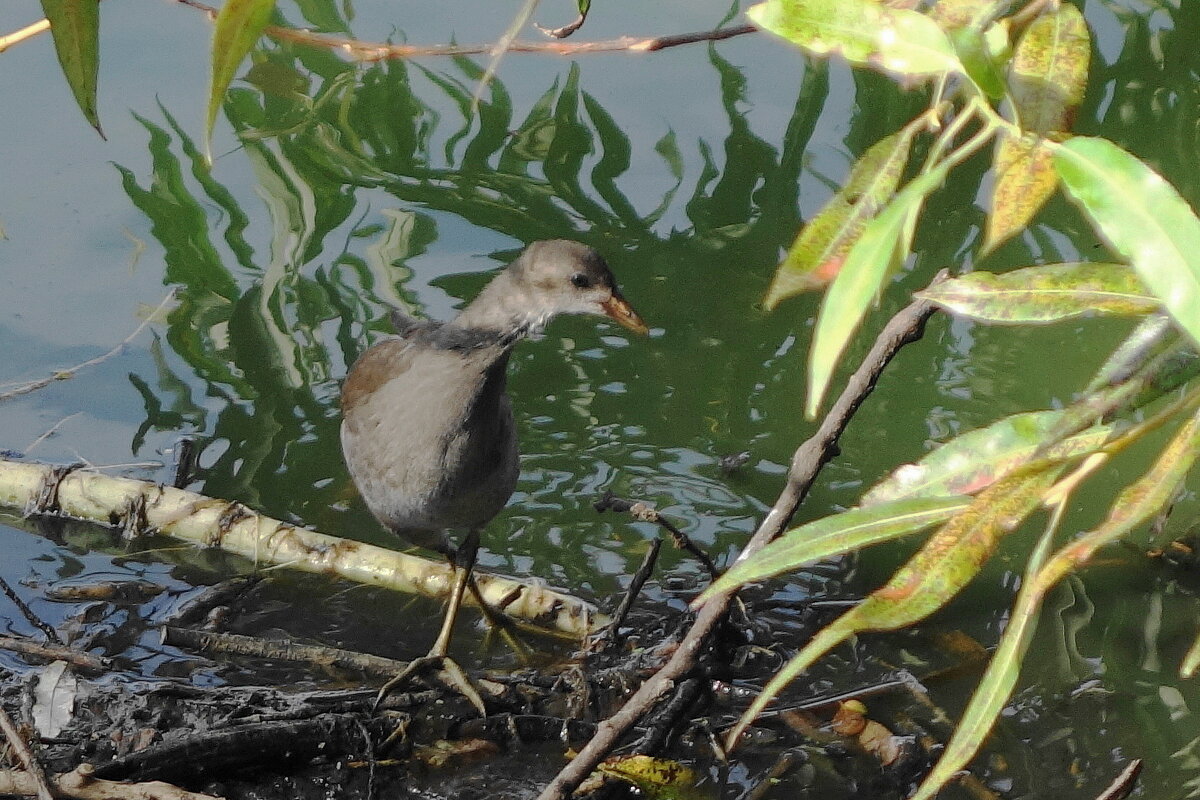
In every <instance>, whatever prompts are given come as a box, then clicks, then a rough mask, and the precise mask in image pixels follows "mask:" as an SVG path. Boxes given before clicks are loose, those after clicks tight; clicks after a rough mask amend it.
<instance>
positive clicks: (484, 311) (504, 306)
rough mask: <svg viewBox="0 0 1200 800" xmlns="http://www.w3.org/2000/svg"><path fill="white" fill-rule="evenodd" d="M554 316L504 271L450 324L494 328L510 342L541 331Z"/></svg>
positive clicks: (481, 329)
mask: <svg viewBox="0 0 1200 800" xmlns="http://www.w3.org/2000/svg"><path fill="white" fill-rule="evenodd" d="M552 316H553V313H552V312H548V311H546V310H545V309H544V308H541V307H540V304H539V303H537V302H535V301H534V300H533V298H531V297H529V296H528V293H527V292H525V291H523V290H522V289H521V288H520V287H518V286H516V285H515V284H514V282H513V281H512V280H510V279H509V277H508V273H507V272H502V273H500V274H499V275H498V276H496V278H495V279H493V280H492V282H491V283H489V284H488V285H487V286H485V287H484V288H483V291H482V292H480V293H479V296H478V297H476V298H475V299H474V300H472V301H471V303H470V304H469V305H467V307H466V308H464V309H463V310H462V311H461V312H459V315H458V316H457V317H455V318H454V320H453V321H452V322H450V323H449V324H450V325H453V326H454V327H456V328H461V329H464V330H473V331H494V332H495V333H496V336H497V338H498V339H500V340H501V341H502V342H504V343H506V344H515V343H516V342H517V341H518V340H519V339H523V338H524V337H526V336H529V335H537V334H539V333H541V331H542V329H543V328H544V327H545V326H546V323H548V322H549V321H550V318H551V317H552Z"/></svg>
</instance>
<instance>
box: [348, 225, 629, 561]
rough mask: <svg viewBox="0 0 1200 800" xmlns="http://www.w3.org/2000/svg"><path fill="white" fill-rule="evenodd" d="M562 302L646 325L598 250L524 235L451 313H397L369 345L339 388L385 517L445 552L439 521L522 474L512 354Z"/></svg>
mask: <svg viewBox="0 0 1200 800" xmlns="http://www.w3.org/2000/svg"><path fill="white" fill-rule="evenodd" d="M569 313H593V314H605V315H607V316H609V317H611V318H613V319H614V320H616V321H617V322H620V323H621V324H622V325H625V326H626V327H628V328H631V329H632V330H636V331H639V332H643V333H644V332H645V330H646V328H645V325H644V324H643V323H642V321H641V319H640V318H638V316H637V314H636V313H635V312H634V311H633V309H632V308H630V307H629V304H628V303H626V302H625V300H624V299H623V298H622V297H621V294H620V292H619V291H618V290H617V288H616V285H615V282H614V280H613V276H612V273H611V272H610V271H609V269H608V266H607V264H605V262H604V259H603V258H601V256H600V255H599V254H598V253H597V252H596V251H594V250H592V249H591V248H588V247H585V246H584V245H581V244H578V243H575V242H569V241H564V240H555V241H547V242H535V243H533V244H531V245H530V246H529V247H528V248H526V250H525V251H524V252H523V253H522V254H521V255H520V256H519V257H518V258H517V260H516V261H514V262H513V263H512V264H510V265H509V266H508V267H507V268H506V269H504V270H503V271H502V272H500V273H499V274H498V275H497V276H496V277H495V278H494V279H493V280H492V281H491V282H490V283H489V284H488V285H487V286H486V287H485V288H484V289H483V291H482V292H481V293H480V294H479V296H478V297H477V298H476V299H475V300H474V301H473V302H471V303H470V304H469V305H468V306H467V307H466V308H464V309H463V311H462V312H461V313H460V314H459V315H458V316H457V317H456V318H455V319H454V320H452V321H450V322H444V323H443V322H425V321H419V320H415V319H412V318H411V317H408V316H407V315H405V314H403V313H402V312H394V313H393V322H394V324H395V326H396V330H397V333H398V334H399V335H398V336H395V337H391V338H388V339H385V340H383V341H381V342H379V343H378V344H376V345H374V346H373V347H371V348H370V349H368V350H367V351H366V352H364V353H363V354H362V356H361V357H360V358H359V359H358V361H356V362H355V364H354V366H353V367H352V368H351V370H350V373H349V375H348V376H347V378H346V382H345V384H344V386H343V388H342V413H343V422H342V430H341V439H342V450H343V453H344V455H345V458H346V464H347V466H348V467H349V470H350V475H351V476H352V477H353V479H354V482H355V484H357V486H358V489H359V492H360V493H361V494H362V497H363V499H364V500H365V501H366V504H367V506H368V507H369V508H370V509H371V512H372V513H373V514H374V515H375V516H376V517H377V518H378V519H379V520H380V521H381V522H382V523H383V524H384V525H385V526H387V527H388V528H389V529H391V530H393V531H395V532H396V533H398V534H400V535H402V536H404V537H405V538H407V539H409V540H410V541H412V542H414V543H415V544H419V545H422V546H425V547H429V548H431V549H434V550H437V551H439V552H441V553H444V554H447V555H450V554H452V553H453V552H454V548H453V546H452V545H451V544H450V541H449V540H448V539H447V538H446V536H445V531H446V530H448V529H467V530H478V529H480V528H482V527H483V526H484V525H485V524H486V523H487V522H488V521H489V520H490V519H492V517H494V516H495V515H496V514H497V513H499V511H500V510H501V509H502V508H503V507H504V505H505V503H507V502H508V498H509V496H510V495H511V494H512V492H513V489H514V488H515V486H516V483H517V475H518V456H517V434H516V429H515V425H514V420H513V412H512V404H511V402H510V401H509V397H508V394H507V392H506V391H505V386H506V382H507V381H506V371H507V367H508V360H509V355H510V353H511V352H512V348H513V346H514V345H515V344H516V343H517V342H518V341H520V339H522V338H523V337H525V336H526V335H528V334H530V333H533V332H537V331H540V330H541V329H542V328H543V327H544V326H545V325H546V324H547V323H548V322H549V321H550V320H551V319H553V318H554V317H555V316H557V315H558V314H569Z"/></svg>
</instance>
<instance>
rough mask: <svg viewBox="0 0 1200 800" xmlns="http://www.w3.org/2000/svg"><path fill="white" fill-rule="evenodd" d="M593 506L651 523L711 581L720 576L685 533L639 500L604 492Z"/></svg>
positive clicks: (706, 556)
mask: <svg viewBox="0 0 1200 800" xmlns="http://www.w3.org/2000/svg"><path fill="white" fill-rule="evenodd" d="M593 506H594V507H595V509H596V510H597V511H600V512H604V511H618V512H624V513H627V514H629V515H630V516H632V517H633V518H634V519H636V520H639V521H641V522H653V523H654V524H655V525H658V526H660V527H662V529H663V530H665V531H666V532H667V533H669V534H671V540H672V541H673V542H674V543H675V549H676V550H686V551H687V552H688V553H690V554H691V555H692V557H693V558H695V559H696V560H697V561H699V562H700V563H701V564H703V565H704V568H705V569H706V570H708V574H709V575H710V576H711V577H712V579H713V580H716V579H717V578H719V577H720V576H721V572H720V570H718V569H717V565H716V564H714V563H713V562H712V559H711V558H709V557H708V553H706V552H704V551H703V550H701V549H700V548H699V547H698V546H697V545H696V543H695V542H693V541H692V540H691V538H690V537H689V536H688V535H687V534H686V533H684V532H683V531H681V530H679V528H677V527H675V525H674V524H673V523H672V522H671V520H669V519H667V518H666V517H664V516H663V515H662V514H660V513H659V512H658V510H657V509H656V508H654V507H653V506H651V505H650V504H649V503H645V502H642V501H641V500H625V499H623V498H620V497H617V496H616V495H614V494H613V493H612V492H605V493H604V496H603V497H601V498H600V499H599V500H597V501H596V502H595V503H594V504H593Z"/></svg>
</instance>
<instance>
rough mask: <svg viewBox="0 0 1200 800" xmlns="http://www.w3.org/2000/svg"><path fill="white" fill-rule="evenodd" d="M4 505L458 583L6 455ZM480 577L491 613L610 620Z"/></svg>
mask: <svg viewBox="0 0 1200 800" xmlns="http://www.w3.org/2000/svg"><path fill="white" fill-rule="evenodd" d="M0 505H3V506H9V507H12V508H18V509H26V510H27V512H26V513H27V514H51V515H62V516H67V517H70V518H73V519H78V520H85V521H90V522H95V523H98V524H101V525H110V526H112V525H115V526H119V527H122V528H124V529H125V530H127V531H129V532H131V533H150V532H158V533H162V534H165V535H167V536H172V537H174V538H176V539H183V540H185V541H190V542H196V543H197V544H200V545H203V546H205V547H219V548H220V549H222V550H224V551H226V552H230V553H236V554H238V555H242V556H245V557H246V558H249V559H250V560H251V561H253V562H254V563H255V565H257V566H263V565H268V564H274V565H280V566H286V567H291V568H293V569H299V570H304V571H306V572H316V573H322V574H327V575H336V576H338V577H341V578H346V579H347V580H351V581H355V582H357V583H364V584H369V585H373V586H381V587H384V588H387V589H393V590H396V591H401V592H408V593H410V594H423V595H427V596H430V597H444V596H447V595H448V594H449V591H450V587H451V585H452V584H453V581H454V573H453V571H452V570H451V568H450V567H449V566H448V565H447V564H445V563H442V562H440V561H434V560H431V559H427V558H420V557H418V556H413V555H409V554H407V553H400V552H397V551H395V550H389V549H387V548H384V547H377V546H375V545H371V544H367V543H365V542H356V541H352V540H349V539H339V538H337V537H335V536H329V535H326V534H323V533H318V532H316V531H311V530H306V529H304V528H298V527H296V526H295V525H289V524H287V523H285V522H280V521H278V520H275V519H271V518H270V517H266V516H263V515H262V514H257V513H255V512H253V511H251V510H250V509H248V508H246V507H245V506H243V505H242V504H241V503H236V502H229V501H226V500H217V499H214V498H211V497H205V496H204V495H201V494H196V493H195V492H189V491H186V490H184V489H176V488H174V487H171V486H160V485H158V484H155V483H150V482H149V481H140V480H134V479H132V478H118V477H113V476H111V475H104V474H102V473H99V472H94V471H90V470H83V469H79V468H75V467H54V466H50V465H47V464H39V463H35V462H23V461H15V460H13V459H9V458H0ZM475 580H476V582H477V583H478V584H479V590H480V592H481V593H482V594H483V597H484V599H485V600H486V601H487V602H488V604H489V605H491V606H492V607H493V608H503V609H504V613H506V614H508V615H509V616H512V617H517V618H519V619H523V620H528V621H530V622H533V623H535V624H537V625H540V626H542V627H545V628H549V629H552V630H558V631H562V632H563V633H567V634H570V635H572V636H576V637H580V638H582V637H583V636H585V635H586V634H588V633H591V632H593V631H595V630H598V629H600V628H601V627H603V626H604V625H605V624H606V623H607V622H608V619H607V617H605V616H604V615H602V614H600V613H598V612H597V611H596V609H595V608H594V607H593V606H592V605H591V604H589V603H587V602H585V601H583V600H580V599H579V598H577V597H572V596H571V595H567V594H563V593H561V592H556V591H553V590H552V589H548V588H546V587H543V586H535V585H532V584H527V583H522V582H520V581H517V580H514V579H512V578H506V577H502V576H499V575H489V574H486V573H480V574H477V575H476V577H475Z"/></svg>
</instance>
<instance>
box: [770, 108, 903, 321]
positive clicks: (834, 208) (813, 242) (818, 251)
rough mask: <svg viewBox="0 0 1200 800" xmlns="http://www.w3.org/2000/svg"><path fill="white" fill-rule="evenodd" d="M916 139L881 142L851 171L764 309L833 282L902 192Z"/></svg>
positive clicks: (898, 136)
mask: <svg viewBox="0 0 1200 800" xmlns="http://www.w3.org/2000/svg"><path fill="white" fill-rule="evenodd" d="M912 139H913V133H912V131H909V130H907V129H905V130H902V131H900V132H898V133H894V134H892V135H891V136H886V137H884V138H883V139H880V140H879V141H878V142H876V143H875V144H874V145H872V146H871V148H870V149H869V150H867V152H866V153H864V154H863V156H862V158H860V159H859V160H858V162H857V163H856V164H855V165H854V168H853V169H852V170H850V177H849V178H848V179H847V180H846V185H845V186H843V187H842V189H841V190H840V191H838V193H837V194H835V195H834V196H833V197H831V198H830V199H829V202H828V203H826V204H825V207H824V208H822V209H821V211H820V212H819V213H818V214H817V215H816V216H815V217H813V219H812V221H811V222H809V223H808V224H807V225H805V226H804V230H802V231H801V232H800V235H799V236H798V237H796V241H795V243H794V244H793V245H792V247H791V249H790V250H789V251H788V254H787V257H786V258H785V259H784V261H783V263H782V264H780V265H779V269H778V270H776V271H775V277H774V279H773V280H772V281H771V288H769V289H768V290H767V296H766V298H765V299H764V300H763V305H764V306H766V308H767V309H768V310H770V309H772V308H774V307H775V306H776V305H778V304H779V302H780V301H781V300H784V299H785V298H788V297H791V296H792V295H794V294H799V293H800V292H806V291H809V290H811V289H818V288H820V287H822V286H825V285H826V284H828V283H829V282H830V281H832V280H833V279H834V278H835V277H836V276H837V273H838V270H839V269H841V266H842V264H843V263H845V259H846V254H847V253H849V252H850V248H851V247H852V246H853V245H854V243H855V242H856V241H858V238H859V237H860V236H861V235H862V232H863V229H864V228H865V227H866V225H867V222H868V221H870V220H871V219H872V218H874V216H875V215H876V214H877V213H878V212H879V208H880V207H881V206H882V205H883V204H884V203H886V202H887V201H888V200H889V199H890V198H891V196H892V195H893V194H894V193H895V191H896V186H897V185H898V184H899V183H900V175H901V173H902V172H903V171H904V165H905V164H906V163H908V153H909V150H910V149H911V148H912Z"/></svg>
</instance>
